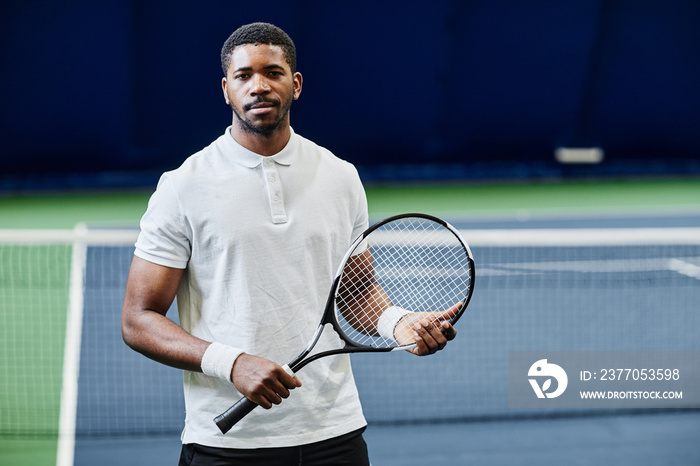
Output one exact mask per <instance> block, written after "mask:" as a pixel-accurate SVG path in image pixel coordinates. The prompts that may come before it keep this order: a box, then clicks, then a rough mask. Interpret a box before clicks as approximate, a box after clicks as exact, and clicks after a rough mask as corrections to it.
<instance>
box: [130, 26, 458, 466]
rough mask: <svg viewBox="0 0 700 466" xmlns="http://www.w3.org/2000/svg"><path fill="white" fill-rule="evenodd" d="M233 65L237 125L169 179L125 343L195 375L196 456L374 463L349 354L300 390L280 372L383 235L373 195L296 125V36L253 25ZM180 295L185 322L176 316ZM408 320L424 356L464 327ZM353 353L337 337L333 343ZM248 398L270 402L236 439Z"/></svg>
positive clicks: (149, 230) (226, 460)
mask: <svg viewBox="0 0 700 466" xmlns="http://www.w3.org/2000/svg"><path fill="white" fill-rule="evenodd" d="M221 58H222V68H223V71H224V74H225V77H224V78H223V79H222V88H223V93H224V99H225V101H226V103H227V104H228V105H230V107H231V110H232V112H233V122H232V124H231V126H230V127H229V128H227V130H226V132H225V133H224V134H223V135H222V136H221V137H219V138H218V139H217V140H216V141H214V142H213V143H212V144H211V145H209V146H208V147H206V148H205V149H203V150H201V151H200V152H198V153H196V154H194V155H192V156H191V157H189V158H188V159H187V160H186V161H185V162H184V163H183V165H182V166H181V167H180V168H178V169H176V170H174V171H171V172H168V173H165V174H164V175H163V176H162V177H161V180H160V181H159V183H158V188H157V189H156V192H155V193H154V194H153V196H152V198H151V200H150V202H149V206H148V210H147V211H146V213H145V214H144V217H143V219H142V221H141V234H140V235H139V239H138V241H137V243H136V252H135V257H134V260H133V263H132V266H131V270H130V272H129V279H128V283H127V289H126V296H125V299H124V309H123V314H122V332H123V336H124V340H125V342H126V343H127V344H128V345H129V346H130V347H132V348H133V349H135V350H136V351H139V352H141V353H143V354H145V355H146V356H148V357H150V358H152V359H154V360H156V361H159V362H162V363H164V364H168V365H170V366H173V367H177V368H180V369H183V370H184V386H185V406H186V418H185V427H184V430H183V433H182V442H183V450H182V455H181V462H180V464H181V465H190V464H197V465H200V464H255V465H263V464H271V465H273V464H287V463H289V462H290V461H294V464H304V465H306V464H360V465H361V464H368V459H367V449H366V445H365V443H364V440H363V439H362V431H363V430H364V428H365V425H366V422H365V419H364V417H363V415H362V410H361V406H360V402H359V398H358V394H357V390H356V387H355V383H354V380H353V377H352V371H351V369H350V362H349V357H348V356H347V355H342V356H333V357H327V358H323V359H321V360H319V361H316V362H314V363H312V364H309V365H308V366H307V367H306V368H304V374H303V378H304V387H303V388H302V389H300V390H298V391H296V392H295V393H294V394H293V395H292V396H290V391H291V390H294V389H296V388H299V387H301V386H302V384H301V380H300V379H299V378H298V377H296V376H291V375H289V374H287V373H286V372H285V371H284V369H283V368H282V367H281V366H280V365H279V363H286V362H288V361H290V360H291V359H292V358H294V357H295V356H296V355H297V354H298V353H299V352H300V351H301V350H302V349H303V348H304V347H305V346H306V344H307V342H308V340H309V339H310V337H311V335H312V334H313V332H314V330H315V328H316V326H317V325H318V321H319V319H320V316H321V313H322V310H323V308H324V304H325V300H326V295H327V293H328V290H329V288H330V284H331V280H332V278H333V273H334V271H335V269H336V268H337V266H338V265H339V263H340V261H341V260H342V258H343V256H344V253H345V251H346V249H347V248H348V247H349V245H350V244H351V242H352V240H353V239H354V238H355V237H356V236H357V235H359V234H360V233H361V232H362V231H363V230H364V229H366V228H367V223H368V215H367V203H366V198H365V195H364V190H363V188H362V185H361V182H360V179H359V177H358V175H357V172H356V170H355V169H354V167H353V166H352V165H350V164H349V163H347V162H344V161H342V160H340V159H338V158H336V157H335V156H333V155H332V154H331V153H330V152H328V151H327V150H326V149H323V148H321V147H319V146H317V145H315V144H314V143H312V142H311V141H308V140H306V139H304V138H302V137H301V136H299V135H297V134H296V133H294V131H293V130H292V128H291V127H290V120H289V109H290V107H291V105H292V102H293V101H294V100H296V99H298V98H299V95H300V94H301V88H302V76H301V74H300V73H299V72H297V71H296V51H295V48H294V44H293V42H292V41H291V39H290V38H289V37H288V36H287V34H286V33H284V32H283V31H282V30H280V29H279V28H277V27H275V26H272V25H270V24H266V23H254V24H250V25H246V26H243V27H241V28H239V29H238V30H237V31H235V32H234V33H233V34H232V35H231V36H230V37H229V39H228V40H227V41H226V43H225V44H224V47H223V49H222V53H221ZM176 295H177V299H178V310H179V315H180V326H178V325H176V324H175V323H173V322H172V321H171V320H169V319H167V318H166V317H165V314H166V312H167V310H168V308H169V307H170V305H171V303H172V301H173V299H174V298H175V296H176ZM448 317H449V316H448ZM399 319H400V320H399ZM392 325H402V326H411V327H412V328H414V330H415V335H416V343H417V346H416V348H415V349H414V350H412V351H413V352H414V353H415V354H419V355H424V354H430V353H433V352H435V351H437V350H438V349H442V347H444V345H445V344H446V343H447V341H448V340H451V339H453V338H454V337H455V335H456V332H455V330H454V328H453V327H452V326H451V325H450V324H449V323H447V322H443V323H442V324H440V325H433V324H430V323H429V322H427V320H424V321H420V322H418V321H416V319H414V320H411V318H409V316H406V317H404V318H401V316H398V317H397V318H396V322H394V323H392ZM337 346H338V342H337V336H335V335H333V334H332V332H324V335H323V336H322V338H321V340H320V341H319V342H318V344H317V348H324V347H337ZM242 396H245V397H247V398H249V399H250V400H252V401H253V402H255V403H257V404H259V405H260V406H262V407H263V408H266V409H269V411H263V410H258V411H257V412H255V411H254V412H253V413H251V414H250V415H249V416H248V417H247V418H245V419H244V420H243V421H241V422H240V423H239V424H237V425H236V426H235V427H234V428H233V429H232V430H231V431H230V432H229V433H228V434H226V435H222V434H221V432H219V431H218V429H217V427H216V425H215V424H214V422H213V420H212V419H213V418H214V417H215V416H216V415H218V414H220V413H221V411H222V410H224V409H226V408H228V407H229V406H230V405H232V404H233V403H234V402H236V401H237V400H238V399H239V398H240V397H242ZM286 398H289V399H288V400H286V401H284V403H282V400H283V399H286ZM273 405H279V406H275V407H274V408H273V409H270V408H272V407H273ZM290 464H291V463H290Z"/></svg>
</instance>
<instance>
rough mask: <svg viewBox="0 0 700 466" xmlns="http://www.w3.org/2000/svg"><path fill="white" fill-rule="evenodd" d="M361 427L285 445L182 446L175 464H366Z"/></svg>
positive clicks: (214, 465)
mask: <svg viewBox="0 0 700 466" xmlns="http://www.w3.org/2000/svg"><path fill="white" fill-rule="evenodd" d="M364 430H365V428H364V427H363V428H362V429H360V430H356V431H354V432H350V433H349V434H345V435H341V436H340V437H335V438H332V439H328V440H324V441H322V442H316V443H309V444H307V445H300V446H298V447H285V448H256V449H238V448H214V447H205V446H203V445H198V444H196V443H190V444H187V445H183V446H182V453H181V455H180V463H179V466H234V465H235V466H238V465H251V466H252V465H254V466H300V465H303V466H313V465H317V466H328V465H334V466H336V465H337V466H369V456H368V454H367V444H366V443H365V440H364V439H363V438H362V432H364Z"/></svg>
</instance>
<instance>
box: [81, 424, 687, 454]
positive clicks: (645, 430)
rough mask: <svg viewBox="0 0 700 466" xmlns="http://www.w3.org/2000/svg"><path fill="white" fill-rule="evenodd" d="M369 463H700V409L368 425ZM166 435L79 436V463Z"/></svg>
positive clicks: (166, 442) (173, 445) (171, 447)
mask: <svg viewBox="0 0 700 466" xmlns="http://www.w3.org/2000/svg"><path fill="white" fill-rule="evenodd" d="M365 440H366V442H367V445H368V448H369V452H370V459H371V461H372V465H373V466H400V465H403V466H412V465H415V466H424V465H426V464H444V465H482V466H500V465H515V464H517V465H523V466H526V465H527V466H530V465H532V466H540V465H543V464H567V465H600V464H610V465H620V466H626V465H630V466H632V465H648V466H652V465H659V466H666V465H697V464H700V448H698V445H699V444H700V413H697V412H695V413H692V412H690V413H679V414H656V415H640V416H610V417H592V418H573V419H541V420H528V421H493V422H470V423H446V424H425V425H399V426H370V427H368V429H367V431H366V432H365ZM180 447H181V445H180V442H179V439H178V438H177V435H172V436H169V437H162V436H161V437H148V438H138V437H134V438H121V439H109V440H105V439H93V440H89V441H83V442H80V443H79V445H78V448H77V449H76V456H75V464H76V466H88V465H91V466H92V465H99V466H117V465H123V464H130V465H132V466H157V465H163V466H165V465H176V464H177V460H178V458H179V452H180Z"/></svg>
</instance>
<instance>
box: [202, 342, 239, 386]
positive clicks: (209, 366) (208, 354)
mask: <svg viewBox="0 0 700 466" xmlns="http://www.w3.org/2000/svg"><path fill="white" fill-rule="evenodd" d="M244 352H245V351H243V350H242V349H240V348H234V347H233V346H228V345H224V344H222V343H217V342H214V343H212V344H211V345H209V347H208V348H207V350H206V351H205V352H204V356H202V365H201V367H202V372H204V373H205V374H206V375H209V376H212V377H217V378H219V379H221V380H224V381H226V382H228V383H233V382H232V381H231V370H232V369H233V364H234V363H235V362H236V359H238V356H240V355H241V354H243V353H244Z"/></svg>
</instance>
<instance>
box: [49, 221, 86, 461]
mask: <svg viewBox="0 0 700 466" xmlns="http://www.w3.org/2000/svg"><path fill="white" fill-rule="evenodd" d="M78 228H79V227H76V230H77V229H78ZM79 236H80V235H79ZM86 258H87V245H86V244H85V242H83V241H81V240H76V241H75V242H74V243H73V254H72V258H71V270H70V288H69V296H68V318H67V325H66V342H65V347H64V352H63V380H62V382H63V386H62V388H61V408H60V416H59V421H58V450H57V453H56V466H73V459H74V455H75V422H76V411H77V408H78V375H79V371H80V341H81V335H82V327H83V292H84V284H83V280H84V276H85V263H86Z"/></svg>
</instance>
